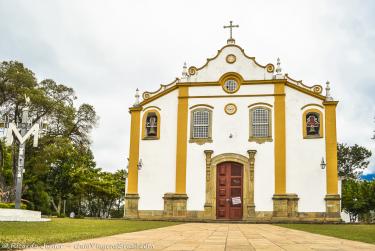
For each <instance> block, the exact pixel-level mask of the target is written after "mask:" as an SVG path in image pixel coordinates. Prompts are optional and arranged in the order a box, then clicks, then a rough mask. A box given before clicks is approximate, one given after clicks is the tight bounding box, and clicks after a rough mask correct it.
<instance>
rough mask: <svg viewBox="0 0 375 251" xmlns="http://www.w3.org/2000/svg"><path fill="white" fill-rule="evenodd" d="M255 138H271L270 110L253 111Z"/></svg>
mask: <svg viewBox="0 0 375 251" xmlns="http://www.w3.org/2000/svg"><path fill="white" fill-rule="evenodd" d="M252 132H253V135H252V136H253V137H268V136H269V110H267V109H254V110H253V124H252Z"/></svg>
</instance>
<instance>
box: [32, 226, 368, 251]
mask: <svg viewBox="0 0 375 251" xmlns="http://www.w3.org/2000/svg"><path fill="white" fill-rule="evenodd" d="M43 249H47V250H55V251H56V249H57V250H77V249H78V250H215V251H220V250H293V251H294V250H295V251H303V250H375V245H371V244H366V243H362V242H357V241H349V240H343V239H338V238H334V237H329V236H324V235H318V234H311V233H307V232H303V231H298V230H293V229H287V228H283V227H278V226H274V225H268V224H224V223H186V224H181V225H176V226H171V227H165V228H158V229H151V230H145V231H140V232H134V233H126V234H118V235H113V236H108V237H100V238H96V239H90V240H84V241H77V242H72V243H64V244H56V245H55V246H52V247H50V248H43ZM30 250H31V249H30ZM34 250H40V248H37V249H34Z"/></svg>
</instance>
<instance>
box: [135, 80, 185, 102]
mask: <svg viewBox="0 0 375 251" xmlns="http://www.w3.org/2000/svg"><path fill="white" fill-rule="evenodd" d="M177 88H178V86H177V85H174V86H172V87H170V88H168V89H166V90H165V91H162V92H160V93H158V94H156V95H155V96H152V97H150V98H148V99H145V100H143V101H142V102H141V103H140V105H141V106H144V105H146V104H148V103H150V102H151V101H154V100H155V99H158V98H160V97H162V96H164V95H166V94H168V93H170V92H172V91H174V90H176V89H177Z"/></svg>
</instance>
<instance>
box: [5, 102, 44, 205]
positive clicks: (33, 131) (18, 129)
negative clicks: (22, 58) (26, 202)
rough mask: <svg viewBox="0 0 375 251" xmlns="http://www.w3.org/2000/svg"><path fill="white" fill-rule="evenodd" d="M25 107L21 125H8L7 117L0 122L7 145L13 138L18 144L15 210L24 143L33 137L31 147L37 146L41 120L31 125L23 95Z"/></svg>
mask: <svg viewBox="0 0 375 251" xmlns="http://www.w3.org/2000/svg"><path fill="white" fill-rule="evenodd" d="M25 101H26V106H25V107H24V108H23V109H22V120H21V123H10V122H9V121H8V117H7V116H4V118H2V120H1V121H0V127H2V128H6V129H7V133H6V141H5V143H6V144H7V145H11V144H12V143H13V140H14V138H16V139H17V140H18V142H19V150H18V161H17V172H16V201H15V208H16V209H20V208H21V193H22V179H23V172H24V164H25V146H26V141H27V139H29V138H30V137H31V136H32V135H33V136H34V142H33V146H34V147H37V146H38V137H39V127H40V125H39V124H40V123H41V120H39V121H37V123H35V124H32V120H31V119H30V118H29V105H30V98H29V97H27V96H26V95H25ZM45 125H46V124H43V125H42V128H43V127H45Z"/></svg>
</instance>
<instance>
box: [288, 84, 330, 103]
mask: <svg viewBox="0 0 375 251" xmlns="http://www.w3.org/2000/svg"><path fill="white" fill-rule="evenodd" d="M285 85H286V86H288V87H290V88H293V89H295V90H297V91H300V92H303V93H305V94H308V95H310V96H312V97H315V98H318V99H320V100H325V99H326V97H325V96H323V95H320V94H318V93H315V92H313V91H310V90H307V89H305V88H302V87H300V86H297V85H295V84H293V83H290V82H286V84H285Z"/></svg>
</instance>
